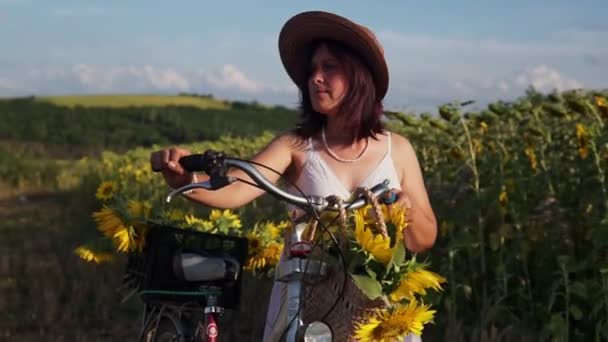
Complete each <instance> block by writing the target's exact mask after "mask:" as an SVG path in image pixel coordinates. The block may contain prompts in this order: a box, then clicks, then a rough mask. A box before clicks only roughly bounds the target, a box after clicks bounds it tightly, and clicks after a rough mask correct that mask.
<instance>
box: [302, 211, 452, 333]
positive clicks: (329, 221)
mask: <svg viewBox="0 0 608 342" xmlns="http://www.w3.org/2000/svg"><path fill="white" fill-rule="evenodd" d="M371 202H372V204H370V205H367V206H365V207H362V208H360V209H357V210H354V211H352V212H351V213H350V214H349V215H345V213H342V214H338V215H325V216H323V217H321V222H323V223H324V225H326V226H327V228H328V230H327V231H325V232H323V233H322V234H329V232H332V233H337V234H336V236H338V237H339V239H340V240H341V241H340V243H341V245H342V248H341V254H342V256H343V257H344V259H345V261H346V267H347V272H348V278H349V280H348V281H350V282H351V284H353V285H354V286H351V287H350V288H352V289H354V290H352V291H350V293H349V291H348V290H347V291H346V292H347V293H346V294H345V296H351V297H356V296H360V297H361V300H359V301H358V302H360V303H365V304H362V306H361V309H360V310H359V309H357V308H356V307H357V305H355V304H353V303H355V302H357V300H355V299H352V298H350V299H348V298H347V299H345V300H347V301H349V304H348V305H345V312H342V313H340V314H336V315H335V316H337V317H338V319H340V317H341V316H343V317H344V319H347V320H348V322H346V323H347V324H348V328H347V330H348V332H347V335H348V336H349V338H351V339H352V338H355V339H356V340H361V341H394V340H396V339H399V338H403V337H404V336H406V335H408V334H416V335H420V334H421V333H422V330H423V328H424V325H425V324H427V323H430V322H432V321H433V319H434V315H435V313H436V311H435V310H432V309H431V306H430V305H429V304H425V296H427V294H428V292H429V291H431V290H433V291H442V284H443V283H445V282H446V280H445V279H444V278H443V277H441V276H440V275H438V274H436V273H434V272H432V271H429V270H428V269H427V268H428V266H429V265H428V264H426V263H423V262H419V261H417V259H416V255H415V254H412V255H408V253H407V251H406V247H405V240H404V232H405V230H406V229H408V226H409V223H408V219H407V214H408V213H407V210H406V209H404V208H403V207H401V206H398V205H386V204H379V203H378V202H377V201H373V200H372V201H371ZM340 216H342V217H340ZM335 222H339V223H338V224H336V223H335ZM309 230H314V231H316V232H319V229H318V227H315V224H312V221H311V224H310V225H309ZM308 234H309V238H313V235H315V233H311V232H310V231H309V233H308ZM317 237H318V235H317ZM321 240H323V239H321ZM325 247H327V245H325ZM326 250H330V251H331V248H326ZM330 253H331V252H330ZM334 254H335V253H334ZM334 273H335V274H334V275H333V277H339V276H340V274H339V273H340V272H339V271H337V272H334ZM330 277H332V275H330ZM334 283H335V284H334V285H332V286H327V287H326V288H325V289H323V290H321V291H318V292H315V294H314V295H313V296H323V295H326V293H323V292H328V291H329V292H331V291H332V288H333V289H335V288H336V287H340V284H341V283H340V282H339V281H335V282H334ZM336 283H337V284H338V285H336ZM346 288H347V289H348V288H349V287H346ZM319 292H321V293H319ZM309 298H310V299H311V300H313V301H314V300H315V299H314V298H313V297H309ZM323 301H325V302H327V301H329V302H333V301H332V300H331V299H320V300H319V301H318V302H323ZM343 309H344V308H343ZM349 310H350V312H348V311H349ZM317 311H318V310H317ZM351 318H352V320H353V321H352V322H351ZM337 324H342V323H341V322H338V323H337Z"/></svg>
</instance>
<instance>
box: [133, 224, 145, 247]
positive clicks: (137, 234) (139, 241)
mask: <svg viewBox="0 0 608 342" xmlns="http://www.w3.org/2000/svg"><path fill="white" fill-rule="evenodd" d="M133 231H134V234H133V249H134V250H137V251H138V252H140V253H141V252H143V250H144V246H145V245H146V235H147V233H148V226H147V225H146V224H144V223H142V222H136V223H134V224H133Z"/></svg>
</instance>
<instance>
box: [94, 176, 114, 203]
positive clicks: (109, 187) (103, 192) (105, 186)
mask: <svg viewBox="0 0 608 342" xmlns="http://www.w3.org/2000/svg"><path fill="white" fill-rule="evenodd" d="M117 189H118V185H117V184H116V182H113V181H105V182H103V183H101V184H100V185H99V187H98V188H97V191H96V192H95V197H96V198H97V199H99V200H102V201H106V200H109V199H110V198H112V196H114V193H115V192H116V190H117Z"/></svg>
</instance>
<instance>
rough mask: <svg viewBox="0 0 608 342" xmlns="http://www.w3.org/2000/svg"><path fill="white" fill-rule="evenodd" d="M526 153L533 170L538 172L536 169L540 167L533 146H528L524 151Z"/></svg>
mask: <svg viewBox="0 0 608 342" xmlns="http://www.w3.org/2000/svg"><path fill="white" fill-rule="evenodd" d="M524 153H525V154H526V157H528V160H529V161H530V167H531V168H532V170H534V171H536V168H537V167H538V160H537V159H536V153H534V148H533V147H532V146H528V147H526V149H525V150H524Z"/></svg>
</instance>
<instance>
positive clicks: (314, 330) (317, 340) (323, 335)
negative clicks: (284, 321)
mask: <svg viewBox="0 0 608 342" xmlns="http://www.w3.org/2000/svg"><path fill="white" fill-rule="evenodd" d="M303 329H304V342H332V333H331V329H330V328H329V326H328V325H327V324H325V323H323V322H312V323H310V324H308V325H307V326H305V327H304V328H303Z"/></svg>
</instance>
